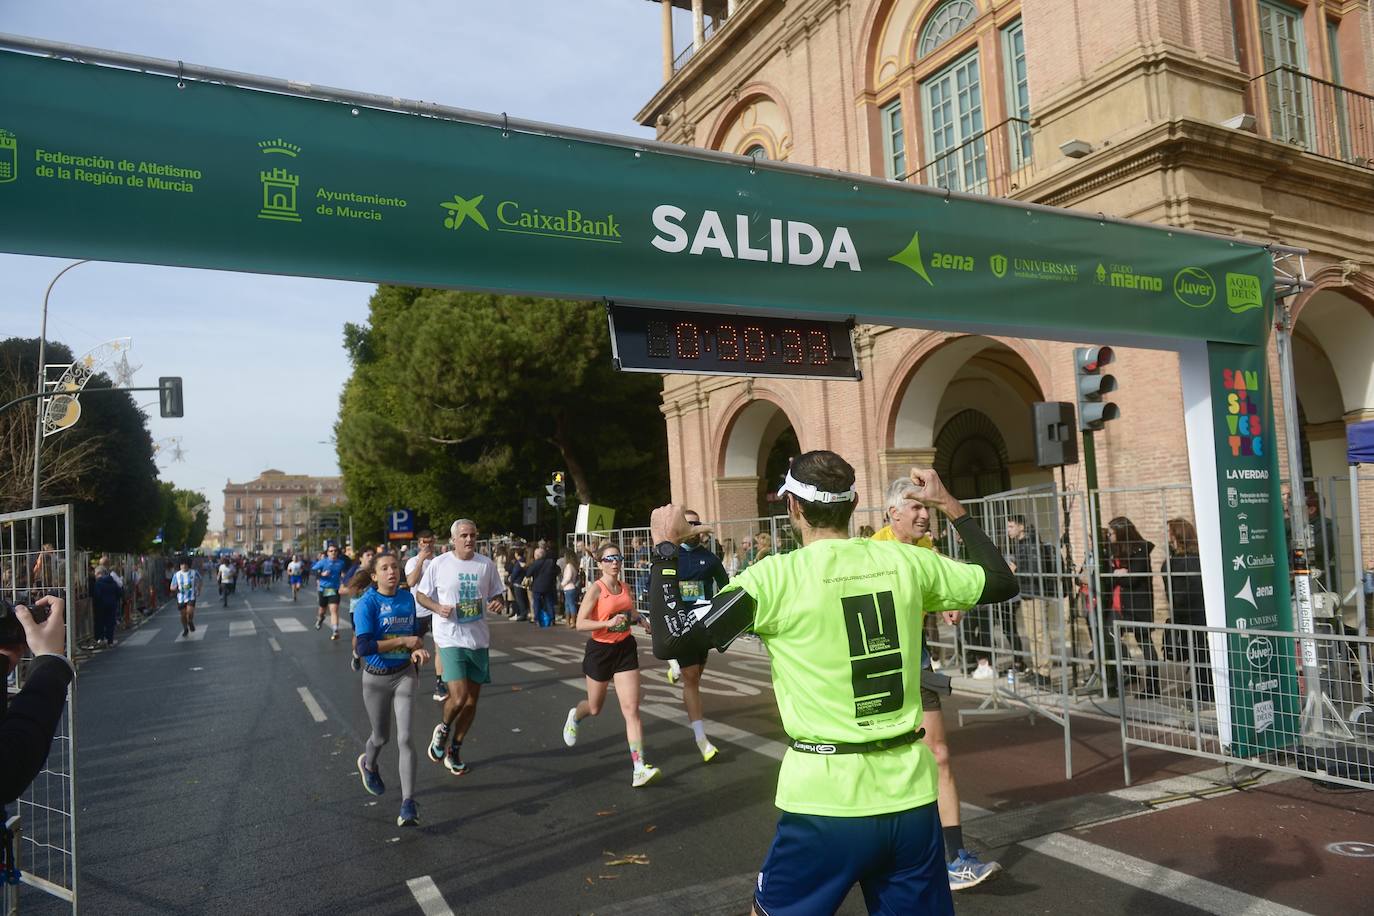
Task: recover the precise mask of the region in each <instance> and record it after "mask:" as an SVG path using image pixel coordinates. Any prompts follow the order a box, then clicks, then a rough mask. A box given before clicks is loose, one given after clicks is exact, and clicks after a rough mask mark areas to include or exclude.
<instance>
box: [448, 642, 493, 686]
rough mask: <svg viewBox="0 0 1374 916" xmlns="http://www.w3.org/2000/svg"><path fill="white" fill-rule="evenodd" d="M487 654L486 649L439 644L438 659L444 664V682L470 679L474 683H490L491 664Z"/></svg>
mask: <svg viewBox="0 0 1374 916" xmlns="http://www.w3.org/2000/svg"><path fill="white" fill-rule="evenodd" d="M487 656H488V654H487V650H486V649H460V648H457V647H455V646H440V647H439V661H440V662H441V663H442V664H443V666H444V682H445V683H448V682H449V681H472V682H473V683H474V684H490V683H491V665H490V662H489V660H488V657H487Z"/></svg>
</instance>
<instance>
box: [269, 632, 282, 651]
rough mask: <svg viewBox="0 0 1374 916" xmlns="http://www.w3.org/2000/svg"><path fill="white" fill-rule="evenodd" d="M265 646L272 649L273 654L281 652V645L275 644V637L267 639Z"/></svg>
mask: <svg viewBox="0 0 1374 916" xmlns="http://www.w3.org/2000/svg"><path fill="white" fill-rule="evenodd" d="M267 644H268V645H269V646H271V647H272V651H273V652H280V651H281V643H279V642H277V638H276V637H275V636H269V637H267Z"/></svg>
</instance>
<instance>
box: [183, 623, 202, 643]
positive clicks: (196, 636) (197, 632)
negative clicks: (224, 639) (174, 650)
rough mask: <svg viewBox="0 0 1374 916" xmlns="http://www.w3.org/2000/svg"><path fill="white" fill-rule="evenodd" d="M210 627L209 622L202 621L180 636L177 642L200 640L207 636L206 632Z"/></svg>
mask: <svg viewBox="0 0 1374 916" xmlns="http://www.w3.org/2000/svg"><path fill="white" fill-rule="evenodd" d="M209 629H210V625H209V624H208V623H202V624H201V625H200V626H199V627H197V628H196V629H194V630H192V631H191V632H190V633H187V634H186V635H185V636H178V637H177V638H176V640H175V641H176V642H199V641H200V640H202V639H204V638H205V633H206V631H207V630H209Z"/></svg>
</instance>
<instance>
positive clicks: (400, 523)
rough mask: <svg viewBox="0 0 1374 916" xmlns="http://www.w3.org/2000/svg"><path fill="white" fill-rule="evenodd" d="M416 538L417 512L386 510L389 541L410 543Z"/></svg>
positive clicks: (410, 510) (411, 510)
mask: <svg viewBox="0 0 1374 916" xmlns="http://www.w3.org/2000/svg"><path fill="white" fill-rule="evenodd" d="M414 536H415V510H413V509H388V510H386V538H387V540H389V541H409V540H410V539H411V538H413V537H414Z"/></svg>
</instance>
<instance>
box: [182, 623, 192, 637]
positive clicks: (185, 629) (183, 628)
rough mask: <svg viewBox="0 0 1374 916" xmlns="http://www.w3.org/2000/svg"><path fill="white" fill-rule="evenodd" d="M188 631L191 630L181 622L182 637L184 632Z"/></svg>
mask: <svg viewBox="0 0 1374 916" xmlns="http://www.w3.org/2000/svg"><path fill="white" fill-rule="evenodd" d="M189 632H191V631H190V630H188V629H187V628H186V625H185V624H182V627H181V635H182V636H183V637H185V636H186V634H187V633H189Z"/></svg>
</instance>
